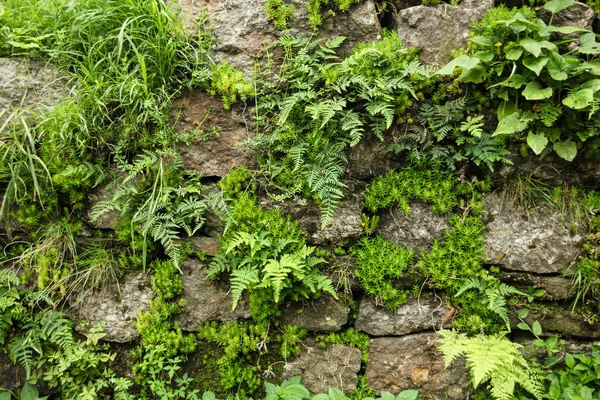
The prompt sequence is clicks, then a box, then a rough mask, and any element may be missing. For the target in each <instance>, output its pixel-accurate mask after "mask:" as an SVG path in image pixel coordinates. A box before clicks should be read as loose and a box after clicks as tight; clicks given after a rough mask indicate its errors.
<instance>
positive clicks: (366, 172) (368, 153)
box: [347, 132, 402, 180]
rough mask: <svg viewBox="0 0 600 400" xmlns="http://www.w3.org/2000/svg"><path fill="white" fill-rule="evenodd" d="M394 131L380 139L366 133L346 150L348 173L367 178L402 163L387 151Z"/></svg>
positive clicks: (363, 178)
mask: <svg viewBox="0 0 600 400" xmlns="http://www.w3.org/2000/svg"><path fill="white" fill-rule="evenodd" d="M393 137H394V132H392V134H386V135H385V136H384V140H383V141H381V140H379V138H377V136H375V135H373V134H371V133H366V134H365V135H364V136H363V138H362V139H361V141H360V142H358V144H357V145H356V146H354V147H351V148H350V149H349V150H348V169H347V170H348V175H349V176H350V177H352V178H354V179H361V180H367V179H371V178H373V177H375V176H377V175H382V174H384V173H386V172H387V171H388V170H390V169H395V168H399V167H401V166H402V163H401V162H400V161H399V160H398V159H397V158H396V157H395V156H394V154H393V153H391V152H389V151H387V149H388V147H389V146H390V145H391V144H392V143H393V141H394V139H393Z"/></svg>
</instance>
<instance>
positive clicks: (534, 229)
mask: <svg viewBox="0 0 600 400" xmlns="http://www.w3.org/2000/svg"><path fill="white" fill-rule="evenodd" d="M484 205H485V209H486V213H487V215H486V216H484V220H487V221H490V222H489V223H488V224H487V232H486V234H485V247H486V256H485V262H486V263H487V264H498V265H500V266H502V267H503V268H505V269H508V270H511V271H525V272H533V273H536V274H551V273H560V272H562V271H564V270H565V269H566V268H567V267H568V266H569V265H570V264H571V262H573V260H575V258H576V257H577V255H578V254H579V251H580V247H579V243H580V241H581V240H582V237H581V236H580V235H578V234H572V232H571V231H570V229H569V224H568V223H567V222H566V221H565V220H564V218H563V217H562V216H561V215H560V214H559V213H558V212H557V211H555V210H552V209H551V208H550V207H548V206H545V205H544V204H540V205H538V206H537V207H536V208H535V209H531V210H523V209H522V208H520V207H519V206H517V205H515V204H513V203H512V202H510V201H506V200H505V199H503V198H502V197H501V196H500V195H499V194H497V193H492V194H490V195H489V196H488V197H487V198H486V199H485V200H484Z"/></svg>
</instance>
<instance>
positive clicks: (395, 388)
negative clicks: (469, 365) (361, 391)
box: [366, 333, 472, 400]
mask: <svg viewBox="0 0 600 400" xmlns="http://www.w3.org/2000/svg"><path fill="white" fill-rule="evenodd" d="M437 338H438V336H437V334H435V333H419V334H415V335H408V336H402V337H396V338H387V337H383V338H375V339H371V343H370V345H369V361H368V363H367V371H366V377H367V380H368V382H369V386H370V387H371V388H372V389H373V390H375V392H376V393H380V392H381V391H384V390H385V391H388V392H391V393H393V394H397V393H399V392H401V391H403V390H407V389H419V396H420V397H421V398H424V399H434V398H440V399H457V400H458V399H460V400H464V399H467V398H470V394H471V392H472V389H471V381H470V377H469V373H468V371H467V370H466V368H465V367H464V362H458V361H455V362H454V363H453V364H452V365H451V366H450V367H449V368H448V369H446V368H444V361H443V359H442V354H441V353H440V352H438V351H437V343H436V340H437Z"/></svg>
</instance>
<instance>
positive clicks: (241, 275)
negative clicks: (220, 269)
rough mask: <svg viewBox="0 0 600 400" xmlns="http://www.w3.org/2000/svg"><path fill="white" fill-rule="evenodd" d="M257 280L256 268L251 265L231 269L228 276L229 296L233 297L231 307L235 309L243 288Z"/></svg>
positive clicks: (257, 281) (258, 280)
mask: <svg viewBox="0 0 600 400" xmlns="http://www.w3.org/2000/svg"><path fill="white" fill-rule="evenodd" d="M259 282H260V279H259V277H258V270H257V269H256V268H255V267H253V266H246V267H244V268H240V269H237V270H235V271H233V272H232V273H231V278H230V283H231V297H232V299H233V304H232V307H231V309H232V310H235V308H236V307H237V305H238V302H239V301H240V298H241V297H242V293H243V292H244V290H246V289H248V288H249V287H250V286H251V285H252V284H256V283H259Z"/></svg>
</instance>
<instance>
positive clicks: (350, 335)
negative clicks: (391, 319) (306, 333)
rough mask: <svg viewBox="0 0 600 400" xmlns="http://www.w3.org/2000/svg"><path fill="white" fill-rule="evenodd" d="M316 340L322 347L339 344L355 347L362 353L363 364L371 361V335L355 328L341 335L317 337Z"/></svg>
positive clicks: (331, 334) (333, 334) (340, 333)
mask: <svg viewBox="0 0 600 400" xmlns="http://www.w3.org/2000/svg"><path fill="white" fill-rule="evenodd" d="M316 340H317V343H319V345H321V346H326V345H327V344H333V343H339V344H343V345H346V346H350V347H355V348H357V349H360V351H361V352H362V362H367V361H369V340H370V338H369V335H367V334H366V333H362V332H358V331H357V330H356V329H354V328H348V330H345V331H343V332H339V333H330V334H329V335H327V336H317V338H316Z"/></svg>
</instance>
